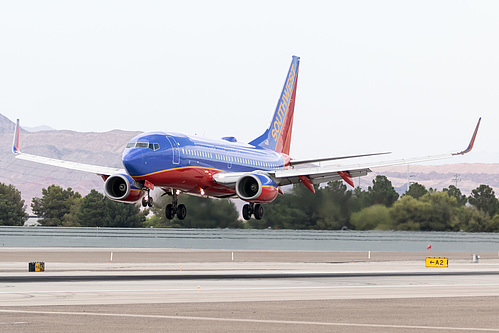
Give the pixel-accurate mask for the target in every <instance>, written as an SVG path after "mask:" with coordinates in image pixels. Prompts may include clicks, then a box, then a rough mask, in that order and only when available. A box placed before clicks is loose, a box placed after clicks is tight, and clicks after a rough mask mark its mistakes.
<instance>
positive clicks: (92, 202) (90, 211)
mask: <svg viewBox="0 0 499 333" xmlns="http://www.w3.org/2000/svg"><path fill="white" fill-rule="evenodd" d="M104 198H105V197H104V195H103V194H101V193H99V192H97V191H96V190H91V191H90V193H88V194H87V195H86V196H85V197H84V198H83V199H82V200H81V205H80V209H79V211H78V213H77V214H76V216H77V221H78V224H79V225H80V226H82V227H102V226H104V224H105V221H104V216H105V210H106V204H105V202H104Z"/></svg>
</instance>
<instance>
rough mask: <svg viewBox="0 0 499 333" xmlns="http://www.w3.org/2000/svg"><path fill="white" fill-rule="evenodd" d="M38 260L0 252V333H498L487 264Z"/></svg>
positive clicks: (497, 283)
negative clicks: (31, 266)
mask: <svg viewBox="0 0 499 333" xmlns="http://www.w3.org/2000/svg"><path fill="white" fill-rule="evenodd" d="M45 251H46V252H45ZM45 251H44V249H35V250H33V249H29V250H28V249H18V248H14V249H1V250H0V331H1V332H69V331H70V332H102V331H106V332H109V333H113V332H163V331H164V332H167V331H168V332H235V331H241V332H246V331H247V332H304V331H308V332H331V331H334V332H366V331H368V332H401V331H403V332H423V331H424V332H454V331H460V332H461V331H465V332H499V276H498V275H499V259H498V258H497V254H495V255H496V257H495V258H494V254H489V255H485V256H483V255H481V259H480V262H479V263H472V262H471V256H470V254H468V253H462V254H455V255H452V254H451V255H449V256H448V257H449V267H447V268H427V267H425V266H424V258H425V253H420V254H414V253H407V254H403V253H398V254H397V255H396V256H394V255H393V254H390V253H388V254H387V255H386V256H383V255H382V254H381V253H377V254H374V255H373V254H371V258H367V257H366V256H365V253H352V252H349V253H342V252H325V253H324V252H310V253H307V252H305V253H304V252H286V251H277V252H272V251H265V252H262V251H245V252H244V253H239V252H236V253H235V254H234V257H232V252H231V251H196V250H192V251H189V250H162V251H157V250H151V251H148V250H146V249H141V250H135V249H126V250H121V251H120V250H115V249H106V250H102V249H99V250H97V249H78V250H76V251H75V250H74V249H45ZM111 252H112V253H113V258H112V259H113V260H112V261H111V260H110V259H111V256H110V253H111ZM175 256H177V257H180V258H182V260H181V261H172V260H168V258H172V257H175ZM394 257H396V258H395V259H394ZM484 257H485V259H484ZM9 258H10V259H9ZM79 258H81V259H79ZM143 258H147V260H142V259H143ZM210 258H211V259H210ZM232 258H234V260H232ZM331 258H333V259H331ZM42 259H43V260H45V269H46V271H45V272H27V262H28V261H41V260H42ZM47 259H49V260H47ZM205 259H207V260H205ZM270 259H272V260H270Z"/></svg>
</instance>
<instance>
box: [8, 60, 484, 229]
mask: <svg viewBox="0 0 499 333" xmlns="http://www.w3.org/2000/svg"><path fill="white" fill-rule="evenodd" d="M299 65H300V58H299V57H296V56H293V59H292V61H291V66H290V67H289V71H288V74H287V76H286V79H285V82H284V87H283V89H282V92H281V95H280V97H279V100H278V102H277V107H276V109H275V112H274V115H273V116H272V119H271V122H270V126H269V127H268V128H267V129H266V130H265V132H264V133H263V134H262V135H260V136H258V137H257V138H256V139H254V140H253V141H251V142H249V143H241V142H238V141H237V140H236V138H234V137H224V138H222V139H219V140H211V139H206V138H201V137H198V136H188V135H185V134H180V133H174V132H150V133H143V134H140V135H138V136H136V137H135V138H133V139H132V140H131V141H130V142H129V143H128V144H127V145H126V148H125V150H124V151H123V166H124V169H117V168H108V167H102V166H96V165H89V164H82V163H76V162H69V161H62V160H57V159H51V158H47V157H42V156H35V155H29V154H24V153H21V151H20V150H19V120H18V121H17V126H16V131H15V133H14V143H13V152H14V154H15V155H16V157H17V158H20V159H24V160H28V161H33V162H38V163H43V164H49V165H53V166H58V167H63V168H69V169H74V170H79V171H85V172H91V173H95V174H97V175H100V176H101V177H102V179H103V180H104V181H105V183H104V193H105V195H106V196H107V197H108V198H110V199H112V200H115V201H121V202H128V203H133V202H137V201H140V200H142V205H143V206H147V205H149V206H151V205H152V198H151V195H150V191H151V190H153V189H154V188H155V187H158V188H160V189H161V190H162V191H164V192H165V193H167V194H168V195H170V196H171V198H172V201H171V203H170V204H168V205H167V206H166V210H165V212H166V218H167V219H170V220H171V219H173V218H174V217H175V216H176V217H177V218H178V219H180V220H182V219H184V218H185V216H186V214H187V209H186V207H185V205H183V204H179V203H178V197H179V195H180V194H181V193H185V194H191V195H199V196H205V197H215V198H235V197H239V198H240V199H241V200H244V201H246V202H247V203H246V204H245V205H244V206H243V211H242V215H243V218H244V219H246V220H249V219H250V218H251V216H254V217H255V218H256V219H261V218H262V217H263V206H262V204H266V203H270V202H272V201H273V200H274V199H275V198H276V197H277V196H278V195H279V193H281V194H282V193H283V192H282V191H281V186H284V185H288V184H296V183H302V184H303V185H304V186H306V187H307V188H308V189H309V190H310V191H312V192H315V190H314V184H319V183H325V182H329V181H333V180H340V179H343V180H344V181H346V182H347V183H348V184H350V185H351V186H354V184H353V181H352V178H354V177H359V176H365V175H367V173H369V172H370V171H371V169H370V168H373V167H380V166H388V165H400V164H410V163H416V162H423V161H429V160H436V159H442V158H448V157H451V156H455V155H463V154H465V153H468V152H469V151H471V149H472V148H473V144H474V141H475V138H476V134H477V131H478V127H479V125H480V120H479V121H478V124H477V125H476V128H475V132H474V133H473V136H472V138H471V141H470V143H469V146H468V148H467V149H465V150H463V151H461V152H458V153H453V154H452V153H449V154H442V155H436V156H427V157H421V158H413V159H409V160H397V161H387V162H375V163H370V164H365V165H362V164H356V165H342V166H338V165H334V166H315V165H314V164H313V163H318V162H323V161H331V160H341V159H347V158H353V157H363V156H372V155H380V154H379V153H377V154H364V155H352V156H342V157H332V158H322V159H310V160H294V159H292V158H290V147H291V132H292V128H293V113H294V106H295V98H296V86H297V81H298V68H299ZM381 154H383V153H381Z"/></svg>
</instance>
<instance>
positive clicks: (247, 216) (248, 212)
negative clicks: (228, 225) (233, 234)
mask: <svg viewBox="0 0 499 333" xmlns="http://www.w3.org/2000/svg"><path fill="white" fill-rule="evenodd" d="M250 218H251V206H250V205H244V206H243V219H245V220H246V221H248V220H249V219H250Z"/></svg>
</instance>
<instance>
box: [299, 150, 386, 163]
mask: <svg viewBox="0 0 499 333" xmlns="http://www.w3.org/2000/svg"><path fill="white" fill-rule="evenodd" d="M386 154H391V153H390V152H385V153H371V154H362V155H348V156H336V157H325V158H316V159H309V160H293V159H292V160H291V161H289V165H291V166H295V165H300V164H309V163H318V162H326V161H334V160H346V159H349V158H357V157H367V156H378V155H386Z"/></svg>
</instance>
